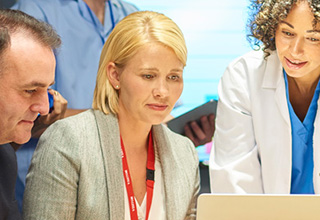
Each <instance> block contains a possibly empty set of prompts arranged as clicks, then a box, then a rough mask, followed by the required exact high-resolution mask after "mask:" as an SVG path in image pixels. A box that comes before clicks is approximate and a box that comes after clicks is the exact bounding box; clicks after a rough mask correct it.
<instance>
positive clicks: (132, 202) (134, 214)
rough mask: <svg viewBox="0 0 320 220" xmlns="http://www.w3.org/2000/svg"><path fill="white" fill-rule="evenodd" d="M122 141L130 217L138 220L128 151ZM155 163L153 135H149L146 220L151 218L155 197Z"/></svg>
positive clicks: (132, 219) (124, 175)
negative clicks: (150, 213)
mask: <svg viewBox="0 0 320 220" xmlns="http://www.w3.org/2000/svg"><path fill="white" fill-rule="evenodd" d="M120 139H121V151H122V166H123V177H124V182H125V185H126V188H127V194H128V201H129V207H130V217H131V220H138V213H137V207H136V202H135V198H134V194H133V188H132V184H131V183H132V182H131V176H130V172H129V166H128V162H127V156H126V151H125V149H124V144H123V141H122V138H121V137H120ZM154 163H155V157H154V149H153V141H152V134H151V132H150V133H149V144H148V158H147V180H146V184H147V211H146V220H147V219H148V217H149V212H150V208H151V203H152V196H153V187H154Z"/></svg>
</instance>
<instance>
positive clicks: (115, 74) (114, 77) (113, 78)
mask: <svg viewBox="0 0 320 220" xmlns="http://www.w3.org/2000/svg"><path fill="white" fill-rule="evenodd" d="M107 75H108V79H109V82H110V83H111V85H112V86H113V88H114V89H116V90H118V89H119V88H120V73H119V68H118V67H116V64H115V63H114V62H109V63H108V65H107Z"/></svg>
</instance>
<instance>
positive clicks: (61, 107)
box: [41, 89, 68, 125]
mask: <svg viewBox="0 0 320 220" xmlns="http://www.w3.org/2000/svg"><path fill="white" fill-rule="evenodd" d="M48 91H49V93H50V94H51V95H53V110H52V112H50V113H49V114H48V115H46V116H42V117H43V118H42V120H41V121H42V123H44V124H47V125H50V124H52V123H53V122H55V121H57V120H59V119H62V118H64V115H65V112H66V110H67V105H68V102H67V100H66V99H65V98H64V97H63V96H62V95H61V94H60V93H59V92H58V91H55V90H53V89H49V90H48Z"/></svg>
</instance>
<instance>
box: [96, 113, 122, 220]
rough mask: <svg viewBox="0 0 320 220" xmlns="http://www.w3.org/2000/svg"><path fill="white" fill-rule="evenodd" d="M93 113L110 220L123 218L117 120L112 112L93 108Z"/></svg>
mask: <svg viewBox="0 0 320 220" xmlns="http://www.w3.org/2000/svg"><path fill="white" fill-rule="evenodd" d="M94 113H95V117H96V120H97V125H98V130H99V137H100V141H101V151H102V152H101V153H102V155H103V158H104V163H105V179H106V185H107V192H108V198H106V199H108V200H109V201H108V204H109V215H110V220H118V219H124V211H125V207H124V197H123V193H122V192H123V189H124V188H123V175H122V160H121V147H120V133H119V126H118V120H117V118H116V116H115V115H113V114H110V115H105V114H104V113H102V112H101V111H98V110H95V111H94ZM119 172H120V174H119ZM101 178H102V177H101ZM119 192H120V194H119ZM101 202H103V201H101Z"/></svg>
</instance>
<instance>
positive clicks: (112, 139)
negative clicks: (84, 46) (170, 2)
mask: <svg viewBox="0 0 320 220" xmlns="http://www.w3.org/2000/svg"><path fill="white" fill-rule="evenodd" d="M88 46H90V45H88ZM186 59H187V49H186V45H185V41H184V38H183V35H182V33H181V31H180V29H179V28H178V27H177V25H176V24H175V23H174V22H173V21H172V20H170V19H169V18H167V17H166V16H164V15H162V14H159V13H156V12H148V11H145V12H137V13H133V14H131V15H129V16H128V17H126V18H125V19H123V20H122V21H121V22H119V23H118V24H117V25H116V27H115V29H114V30H113V32H112V33H111V35H110V37H109V38H108V40H107V42H106V44H105V45H104V48H103V50H102V53H101V58H100V64H99V71H98V75H97V85H96V88H95V92H94V101H93V110H88V111H86V112H84V113H81V114H79V115H77V116H74V117H70V118H68V119H65V120H61V121H60V122H58V123H55V124H54V125H52V126H51V127H50V128H49V129H48V130H47V131H46V132H45V134H44V135H43V136H42V137H41V139H40V142H39V145H38V147H37V150H36V152H35V154H34V158H33V160H32V164H31V167H30V171H29V174H28V176H27V184H26V192H25V198H24V206H23V215H24V219H33V220H34V219H59V220H60V219H78V220H80V219H85V220H89V219H94V220H99V219H101V220H106V219H114V220H122V219H132V220H133V219H172V220H179V219H188V218H190V219H195V202H196V197H197V194H198V191H199V173H198V158H197V154H196V151H195V149H194V145H193V144H192V142H191V141H190V140H189V139H187V138H185V137H182V136H180V135H177V134H175V133H173V132H171V131H170V130H169V129H168V128H166V127H165V126H163V125H161V124H160V123H161V122H162V121H163V120H164V118H165V117H166V116H167V115H168V114H169V113H170V111H171V110H172V108H173V106H174V104H175V102H176V101H177V100H178V98H179V96H180V95H181V92H182V89H183V68H184V66H185V64H186Z"/></svg>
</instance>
